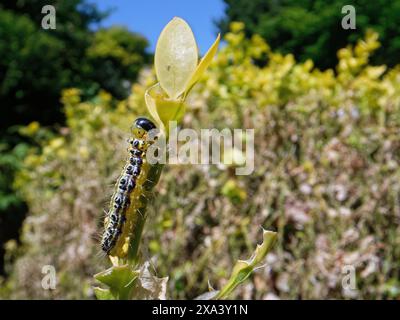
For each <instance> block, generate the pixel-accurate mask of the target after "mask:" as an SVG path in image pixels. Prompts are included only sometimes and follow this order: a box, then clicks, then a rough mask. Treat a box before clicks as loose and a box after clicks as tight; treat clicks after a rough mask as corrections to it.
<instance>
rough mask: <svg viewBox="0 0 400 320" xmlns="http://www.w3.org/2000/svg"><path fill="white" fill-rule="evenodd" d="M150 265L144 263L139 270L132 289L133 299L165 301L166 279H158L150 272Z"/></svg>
mask: <svg viewBox="0 0 400 320" xmlns="http://www.w3.org/2000/svg"><path fill="white" fill-rule="evenodd" d="M149 268H150V263H149V262H148V261H146V262H145V263H144V264H143V266H142V267H141V268H140V275H139V278H138V280H139V281H137V282H136V286H135V288H134V296H133V298H134V299H158V300H166V299H167V283H168V277H164V278H158V277H157V276H155V275H153V274H152V273H151V272H150V270H149Z"/></svg>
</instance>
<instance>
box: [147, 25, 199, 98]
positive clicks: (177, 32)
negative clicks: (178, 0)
mask: <svg viewBox="0 0 400 320" xmlns="http://www.w3.org/2000/svg"><path fill="white" fill-rule="evenodd" d="M197 63H198V49H197V44H196V40H195V38H194V35H193V32H192V30H191V29H190V27H189V25H188V24H187V23H186V22H185V21H184V20H183V19H181V18H177V17H175V18H173V19H172V20H171V21H170V22H169V23H168V24H167V25H166V26H165V28H164V29H163V31H162V32H161V34H160V37H159V38H158V41H157V46H156V52H155V56H154V65H155V69H156V74H157V79H158V81H159V82H160V85H161V87H162V88H163V90H164V91H165V92H166V93H167V95H168V97H169V98H170V99H171V100H176V99H177V98H178V97H179V96H180V95H181V94H182V93H183V92H184V91H185V88H186V87H187V84H188V81H189V80H190V78H191V76H192V74H193V72H194V71H195V69H196V67H197Z"/></svg>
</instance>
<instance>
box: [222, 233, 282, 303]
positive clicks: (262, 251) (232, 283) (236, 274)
mask: <svg viewBox="0 0 400 320" xmlns="http://www.w3.org/2000/svg"><path fill="white" fill-rule="evenodd" d="M276 236H277V234H276V232H272V231H267V230H263V242H262V244H259V245H257V248H256V250H255V251H254V252H253V255H252V256H251V258H250V259H248V260H238V261H237V262H236V264H235V266H234V267H233V270H232V274H231V276H230V278H229V280H228V282H227V283H226V285H225V286H224V287H223V288H222V289H221V291H220V292H219V294H218V295H217V296H216V297H215V299H223V298H225V297H227V296H228V295H229V294H230V293H232V291H233V290H235V288H236V287H237V286H238V285H239V284H241V283H242V282H243V281H244V280H246V279H247V278H248V277H249V276H250V274H251V273H252V272H253V270H254V268H255V267H256V266H257V264H259V263H260V262H261V261H262V260H263V259H264V258H265V256H266V255H267V253H268V252H269V251H270V250H271V248H272V246H273V245H274V243H275V241H276Z"/></svg>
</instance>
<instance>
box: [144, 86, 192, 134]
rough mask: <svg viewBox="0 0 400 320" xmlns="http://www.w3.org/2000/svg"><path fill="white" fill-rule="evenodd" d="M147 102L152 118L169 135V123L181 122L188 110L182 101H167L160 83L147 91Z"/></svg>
mask: <svg viewBox="0 0 400 320" xmlns="http://www.w3.org/2000/svg"><path fill="white" fill-rule="evenodd" d="M145 101H146V105H147V108H148V110H149V112H150V114H151V116H152V117H153V118H154V120H155V121H156V122H157V124H158V126H159V127H160V129H161V130H162V131H164V132H166V134H167V135H168V129H169V122H170V121H176V122H179V121H180V120H181V119H182V117H183V115H184V113H185V109H186V105H185V103H184V102H183V101H182V100H169V99H167V98H166V97H165V94H164V93H163V91H162V89H161V87H160V85H159V84H158V83H157V84H156V85H154V86H152V87H151V88H149V89H148V90H147V91H146V93H145Z"/></svg>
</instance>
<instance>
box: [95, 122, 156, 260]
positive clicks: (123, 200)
mask: <svg viewBox="0 0 400 320" xmlns="http://www.w3.org/2000/svg"><path fill="white" fill-rule="evenodd" d="M155 129H156V126H155V125H154V123H153V122H151V121H150V120H149V119H146V118H138V119H136V120H135V122H134V123H133V126H132V128H131V133H132V138H131V139H130V140H129V143H130V146H129V148H128V151H129V156H128V158H127V161H126V164H125V166H124V169H123V171H122V173H121V174H120V176H119V178H118V180H117V182H116V184H115V187H114V192H113V195H112V197H111V201H110V207H109V210H108V212H107V215H106V217H105V220H104V233H103V236H102V240H101V248H102V250H103V251H104V252H105V253H106V254H110V253H111V251H112V250H113V249H114V247H115V246H116V244H117V242H118V239H119V237H120V235H121V234H122V233H123V231H124V226H125V222H126V220H127V216H126V213H127V210H128V209H129V208H130V207H131V206H135V205H136V204H135V203H132V199H131V195H132V193H133V191H134V190H135V189H138V190H140V189H141V188H142V186H141V185H140V183H141V182H140V179H139V176H140V175H141V174H146V175H147V173H146V172H144V171H145V170H143V163H144V161H145V156H146V151H147V148H148V146H149V145H150V144H151V143H152V142H153V141H152V139H149V137H148V135H149V133H150V132H154V131H155ZM153 130H154V131H153ZM153 138H156V136H155V137H153Z"/></svg>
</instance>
